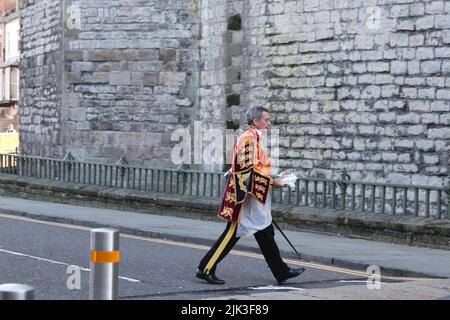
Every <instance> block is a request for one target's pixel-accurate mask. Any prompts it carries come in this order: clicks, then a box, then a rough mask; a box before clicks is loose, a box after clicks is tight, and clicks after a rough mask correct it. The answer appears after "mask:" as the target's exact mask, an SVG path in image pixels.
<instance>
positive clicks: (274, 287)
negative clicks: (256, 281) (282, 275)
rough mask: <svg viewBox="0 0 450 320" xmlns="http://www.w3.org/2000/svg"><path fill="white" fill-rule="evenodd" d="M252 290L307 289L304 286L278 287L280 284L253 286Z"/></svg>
mask: <svg viewBox="0 0 450 320" xmlns="http://www.w3.org/2000/svg"><path fill="white" fill-rule="evenodd" d="M250 289H252V290H293V291H306V290H305V289H302V288H297V287H278V286H262V287H251V288H250Z"/></svg>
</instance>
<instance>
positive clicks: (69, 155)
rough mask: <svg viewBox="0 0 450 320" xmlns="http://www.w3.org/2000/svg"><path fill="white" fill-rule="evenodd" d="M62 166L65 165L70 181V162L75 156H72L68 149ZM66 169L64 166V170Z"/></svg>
mask: <svg viewBox="0 0 450 320" xmlns="http://www.w3.org/2000/svg"><path fill="white" fill-rule="evenodd" d="M63 160H64V167H67V171H68V176H69V181H70V174H71V171H72V163H73V162H74V161H75V158H74V157H73V156H72V153H71V152H70V151H69V153H67V155H66V156H65V157H64V159H63ZM65 170H66V169H65V168H64V171H65Z"/></svg>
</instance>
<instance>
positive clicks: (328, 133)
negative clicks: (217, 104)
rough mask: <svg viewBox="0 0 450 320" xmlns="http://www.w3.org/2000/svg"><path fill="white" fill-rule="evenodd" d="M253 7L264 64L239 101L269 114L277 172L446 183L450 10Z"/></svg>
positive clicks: (386, 2) (439, 5) (437, 5)
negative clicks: (276, 136)
mask: <svg viewBox="0 0 450 320" xmlns="http://www.w3.org/2000/svg"><path fill="white" fill-rule="evenodd" d="M252 5H254V8H252V9H250V10H249V11H248V15H247V16H246V17H244V18H243V20H244V21H247V24H248V25H250V30H246V35H250V34H252V35H253V43H256V44H257V45H256V47H254V53H253V55H254V57H260V58H259V59H256V60H254V61H253V63H254V65H252V64H251V63H250V64H248V65H249V66H250V69H249V70H247V71H246V72H244V74H246V75H249V77H248V78H246V83H245V84H244V86H245V87H246V88H249V90H246V91H244V94H245V95H247V97H244V98H243V99H242V100H243V101H247V102H250V101H252V102H254V103H262V104H265V105H266V106H269V107H270V108H271V109H272V111H273V118H274V127H276V128H278V129H280V132H281V136H282V143H281V145H280V157H281V160H280V165H281V167H285V168H292V167H294V168H300V169H301V172H302V174H304V175H311V176H322V177H327V178H333V177H338V176H339V172H340V170H342V169H344V168H346V169H347V170H348V171H349V174H350V175H351V177H352V178H354V179H363V180H368V181H378V182H397V183H424V184H427V185H442V184H443V183H447V181H446V179H447V176H448V160H449V150H450V140H449V134H448V131H449V129H448V114H449V111H450V94H449V89H448V87H449V86H450V74H449V68H450V67H449V61H450V52H449V45H450V38H449V34H450V26H449V22H448V21H450V3H449V2H448V1H413V0H404V1H403V0H402V1H394V0H383V1H381V0H378V1H375V0H373V1H346V0H334V1H331V0H330V1H319V0H316V1H289V0H283V1H277V2H275V3H272V2H271V3H269V2H266V1H256V2H255V3H254V4H252ZM258 5H259V9H258V7H257V6H258ZM256 21H258V22H259V23H258V24H257V23H256ZM244 24H246V23H245V22H244ZM256 26H257V27H256ZM246 45H247V48H252V47H251V44H250V43H246ZM252 58H253V57H250V59H252ZM256 65H258V66H260V67H261V69H258V67H257V66H256ZM241 108H242V110H244V109H245V108H246V105H242V106H241Z"/></svg>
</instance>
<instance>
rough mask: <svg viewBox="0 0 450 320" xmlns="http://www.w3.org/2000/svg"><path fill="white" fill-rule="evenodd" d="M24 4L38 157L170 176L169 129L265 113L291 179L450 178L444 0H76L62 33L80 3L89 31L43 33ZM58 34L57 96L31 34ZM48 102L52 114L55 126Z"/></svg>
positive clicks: (230, 123) (233, 122)
mask: <svg viewBox="0 0 450 320" xmlns="http://www.w3.org/2000/svg"><path fill="white" fill-rule="evenodd" d="M44 2H45V3H47V2H48V3H52V2H53V1H48V0H46V1H42V2H39V3H44ZM24 3H25V5H23V8H22V21H23V22H22V23H23V25H22V27H23V29H22V34H23V36H22V41H23V49H24V50H23V57H24V59H23V60H22V62H21V63H22V65H21V68H22V69H24V68H25V67H26V66H27V65H28V67H29V69H30V70H35V71H33V72H34V73H32V72H31V71H29V73H28V75H26V76H25V77H22V80H21V85H22V93H23V95H22V97H21V101H22V104H21V107H22V111H21V112H22V113H23V116H24V117H22V118H21V130H24V129H25V134H24V135H22V137H21V139H22V145H24V146H25V148H28V150H29V151H33V148H36V147H32V146H34V145H39V146H40V147H39V148H37V149H36V151H38V153H41V154H47V155H49V154H53V155H56V154H57V152H56V151H58V150H61V152H62V153H64V152H67V151H72V152H73V153H74V155H75V156H78V157H80V158H88V159H101V160H105V159H108V158H109V159H118V158H119V157H120V155H122V154H123V153H125V154H126V155H127V156H129V157H131V158H134V159H135V160H141V162H143V163H148V164H155V163H163V164H166V165H170V159H169V158H170V150H171V148H172V146H173V145H174V143H175V142H173V141H170V136H171V134H172V132H173V130H174V129H176V128H180V127H189V128H191V129H192V123H193V121H195V120H202V121H203V123H204V126H205V127H206V128H215V129H219V130H224V129H226V128H228V129H235V128H237V127H241V128H243V127H245V125H244V123H243V121H242V118H241V114H242V112H243V111H245V109H246V108H247V107H248V106H249V105H253V104H262V105H264V106H266V107H268V108H269V109H271V111H272V116H273V127H274V128H276V129H279V130H280V136H281V141H280V149H279V154H280V166H281V167H283V168H296V169H298V170H299V171H300V173H301V174H303V175H311V176H319V177H327V178H336V177H337V176H338V175H339V173H340V172H341V170H342V169H344V168H346V169H347V170H348V173H349V174H350V176H351V177H352V178H353V179H363V180H370V181H374V180H376V181H378V182H401V183H414V184H424V185H442V184H443V183H444V182H445V179H446V177H447V175H448V160H449V150H450V127H449V124H450V3H449V2H448V1H425V0H367V1H362V0H312V1H304V0H295V1H294V0H277V1H267V0H254V1H249V0H234V1H231V0H229V1H218V0H202V1H194V0H192V1H187V0H171V1H163V0H151V1H140V0H127V1H114V0H109V1H100V0H90V1H87V0H78V1H75V0H72V1H65V8H59V10H60V12H61V21H62V20H63V19H66V18H67V16H68V15H69V16H70V14H71V13H70V12H69V13H68V11H67V8H68V7H69V6H76V7H79V8H80V12H81V23H80V29H70V28H68V27H67V25H65V28H64V30H62V23H60V25H59V26H58V24H57V22H56V21H54V22H52V21H50V20H48V19H49V18H50V17H49V16H46V17H47V18H46V19H47V20H43V21H45V23H44V24H42V25H43V26H42V27H38V26H37V25H35V24H33V23H32V22H33V21H32V20H31V18H28V20H27V17H31V16H33V15H34V13H30V12H31V11H32V10H33V11H34V10H37V9H36V8H37V7H39V8H41V7H44V5H43V4H42V5H41V4H39V5H37V4H35V2H34V1H25V2H24ZM36 3H37V2H36ZM55 10H56V9H55ZM63 12H64V15H63V14H62V13H63ZM61 21H60V22H61ZM64 21H66V20H64ZM51 23H54V24H55V28H54V29H51V28H50V27H49V26H50V25H51ZM39 28H42V30H41V29H39ZM58 28H59V29H58ZM39 30H41V31H39ZM46 30H49V31H46ZM50 30H52V31H51V34H52V37H54V38H55V39H59V37H62V38H63V39H64V45H63V47H64V50H63V54H62V55H61V50H62V49H61V48H59V49H58V50H59V51H58V50H56V49H55V50H56V51H54V53H55V59H56V58H58V57H60V58H61V60H63V61H64V72H63V73H62V74H61V78H62V79H63V85H62V86H59V87H58V86H57V84H58V82H57V81H56V80H55V81H53V82H54V83H55V85H56V86H55V87H57V88H59V89H58V90H60V91H58V90H56V91H55V89H54V88H51V87H49V88H47V89H44V88H42V87H35V86H34V85H35V83H36V80H35V79H37V78H38V74H37V72H38V71H37V70H39V72H44V73H45V72H50V69H49V70H47V69H45V68H49V67H50V65H48V64H46V65H45V66H42V67H37V66H35V65H33V63H37V57H38V56H39V54H40V53H38V52H37V51H36V50H35V49H34V48H35V46H36V45H37V44H39V43H41V41H42V40H40V39H39V37H38V36H37V34H39V32H41V33H40V34H41V35H45V32H50ZM61 31H63V32H61ZM54 32H56V35H53V34H54ZM61 33H63V35H61ZM27 35H28V36H27ZM58 54H59V55H58ZM33 59H34V60H33ZM55 61H56V60H55ZM44 67H45V68H44ZM43 68H44V69H43ZM41 69H42V70H41ZM26 72H28V71H26ZM52 76H53V74H52ZM52 76H50V77H46V78H47V79H48V78H51V79H52ZM51 82H52V81H50V83H51ZM52 92H53V93H52ZM41 93H43V94H45V95H47V96H48V97H49V99H48V109H47V108H45V110H48V111H46V112H54V114H53V113H52V114H49V115H48V116H47V117H45V118H37V117H36V115H37V113H38V111H39V110H40V109H39V103H41V104H42V103H44V102H39V101H43V100H42V99H43V96H41V95H39V94H41ZM27 96H28V97H27ZM44 100H45V101H47V99H44ZM36 102H39V103H38V104H36ZM53 103H54V104H53ZM22 105H23V106H22ZM50 110H54V111H50ZM58 112H59V115H58ZM32 116H34V118H33V117H32ZM32 118H33V119H34V120H31V119H32ZM47 119H50V121H47ZM51 121H54V122H51ZM49 123H52V124H51V126H50V125H49ZM50 127H52V129H51V130H50V129H49V128H50ZM61 128H62V129H61ZM50 131H51V134H50ZM32 132H36V133H38V134H32ZM46 137H52V139H53V140H52V139H50V138H46ZM45 139H46V140H45ZM55 139H56V140H55ZM36 142H38V143H36ZM55 142H56V143H57V144H59V149H57V148H56V149H55V147H54V143H55Z"/></svg>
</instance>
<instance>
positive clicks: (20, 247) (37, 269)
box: [0, 217, 366, 300]
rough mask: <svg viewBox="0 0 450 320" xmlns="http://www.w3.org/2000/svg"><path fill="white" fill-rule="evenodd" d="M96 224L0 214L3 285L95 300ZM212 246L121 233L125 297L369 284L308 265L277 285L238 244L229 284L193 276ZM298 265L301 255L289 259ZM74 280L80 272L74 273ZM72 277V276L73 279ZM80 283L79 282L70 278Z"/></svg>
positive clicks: (224, 267) (230, 260) (227, 268)
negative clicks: (93, 255)
mask: <svg viewBox="0 0 450 320" xmlns="http://www.w3.org/2000/svg"><path fill="white" fill-rule="evenodd" d="M89 241H90V236H89V228H82V227H77V226H69V225H62V224H54V223H47V222H42V221H34V220H30V219H24V218H17V217H11V218H5V217H0V284H2V283H24V284H28V285H31V286H32V287H34V288H35V299H46V300H66V299H88V292H89V270H88V269H89V252H90V244H89ZM207 249H208V247H205V246H200V245H195V244H191V243H186V242H173V241H165V240H163V239H150V238H139V237H135V236H128V235H122V236H121V238H120V251H121V262H120V267H119V270H120V271H119V273H120V276H121V278H120V280H119V298H120V299H165V300H178V299H206V298H214V297H226V296H233V295H237V294H239V295H245V294H251V293H254V292H256V291H257V292H273V297H274V298H276V294H277V292H283V291H286V290H296V289H297V290H301V289H306V290H308V289H310V288H328V287H330V288H331V287H336V286H342V285H346V286H348V285H349V284H354V285H358V286H363V285H364V286H365V283H363V282H364V281H365V280H366V278H365V277H363V276H361V275H358V273H357V272H355V273H352V272H351V271H350V272H348V271H345V270H340V269H337V268H331V269H333V270H336V271H332V270H327V269H330V268H329V267H327V266H321V265H318V264H306V271H305V273H303V274H302V275H301V276H299V277H297V278H294V279H291V280H290V281H289V282H287V283H286V284H285V285H284V286H283V287H282V288H280V287H278V286H277V284H276V281H275V279H274V278H273V276H272V274H271V273H270V270H269V268H268V267H267V264H266V262H265V261H264V259H263V258H262V256H261V255H257V254H255V253H249V252H234V251H232V253H231V254H229V255H228V256H227V257H226V258H225V259H224V261H223V262H222V263H221V264H220V265H219V267H218V270H217V274H218V276H220V277H221V278H223V279H224V280H226V284H225V285H224V286H213V285H209V284H207V283H206V282H204V281H202V280H199V279H197V278H195V277H194V272H195V270H196V266H197V264H198V262H199V260H200V259H201V257H202V256H203V255H204V254H205V252H206V250H207ZM289 263H290V265H291V266H293V267H295V266H299V265H302V262H300V261H295V260H290V262H289ZM69 265H75V266H79V267H80V268H82V269H81V270H82V271H81V273H80V275H81V283H80V284H81V286H80V289H77V288H75V289H69V288H68V285H67V284H68V280H70V279H69V278H70V277H71V276H72V275H73V273H67V270H68V266H69ZM71 279H72V280H73V278H71ZM69 282H70V281H69ZM71 283H73V281H72V282H71Z"/></svg>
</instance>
